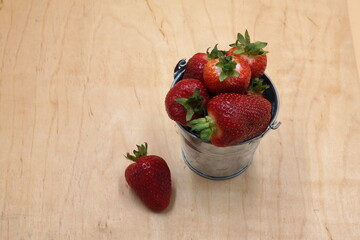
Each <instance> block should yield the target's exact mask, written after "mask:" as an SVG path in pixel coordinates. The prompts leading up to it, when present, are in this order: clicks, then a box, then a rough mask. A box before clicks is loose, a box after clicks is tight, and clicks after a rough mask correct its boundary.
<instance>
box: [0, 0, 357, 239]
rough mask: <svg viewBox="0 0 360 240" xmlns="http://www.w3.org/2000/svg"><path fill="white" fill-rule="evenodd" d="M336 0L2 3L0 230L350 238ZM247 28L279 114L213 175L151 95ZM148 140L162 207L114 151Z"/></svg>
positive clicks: (346, 62)
mask: <svg viewBox="0 0 360 240" xmlns="http://www.w3.org/2000/svg"><path fill="white" fill-rule="evenodd" d="M347 4H348V3H347V2H346V1H339V0H329V1H325V0H320V1H311V0H306V1H281V0H275V1H215V0H213V1H190V0H186V1H165V0H163V1H154V0H148V1H141V0H137V1H132V0H124V1H119V0H117V1H116V0H104V1H96V0H89V1H85V0H63V1H60V0H54V1H50V0H46V1H39V0H32V1H23V0H3V1H1V3H0V53H1V55H0V239H11V240H12V239H158V240H160V239H249V240H254V239H255V240H256V239H306V240H309V239H333V240H336V239H339V240H343V239H346V240H349V239H354V240H355V239H360V164H359V160H360V159H359V156H360V150H359V147H360V144H359V142H360V114H359V110H360V95H359V93H358V92H359V89H360V83H359V82H360V81H359V75H358V72H357V68H356V60H355V56H356V54H355V53H354V47H353V45H354V41H353V39H359V38H357V36H359V35H358V33H359V30H358V29H359V28H358V27H357V26H358V25H357V24H356V23H358V22H359V16H358V15H356V14H354V12H355V11H354V8H353V7H350V5H351V4H353V5H351V6H356V4H357V3H356V2H355V0H350V1H349V7H348V5H347ZM357 6H358V5H357ZM348 9H349V11H348ZM349 12H350V15H351V16H350V15H349V14H348V13H349ZM349 16H350V17H351V18H350V19H351V20H350V21H349ZM350 23H351V24H350ZM246 28H247V29H248V30H249V32H250V34H251V35H252V36H253V37H254V39H256V40H261V41H267V42H268V43H269V45H268V47H267V49H268V50H269V51H270V53H269V55H268V62H269V63H268V68H267V71H266V72H267V73H268V74H269V76H271V78H272V79H273V80H274V82H275V84H276V86H277V88H278V91H279V93H280V96H281V107H280V114H279V117H278V120H280V121H282V122H283V124H282V126H281V127H280V128H279V129H278V130H276V131H272V132H270V133H269V134H268V135H266V137H265V138H264V139H262V140H261V143H260V146H259V148H258V150H257V152H256V154H255V157H254V161H253V164H252V165H251V167H250V168H249V169H248V170H247V171H245V173H243V174H242V175H240V176H238V177H236V178H234V179H231V180H226V181H211V180H207V179H204V178H202V177H200V176H198V175H196V174H194V173H193V172H192V171H191V170H190V169H188V167H187V166H186V165H185V163H184V162H183V160H182V157H181V153H180V139H179V134H178V133H177V129H176V126H175V124H174V122H172V121H171V120H170V119H168V117H167V115H166V112H165V109H164V97H165V95H166V93H167V90H168V88H169V86H170V84H171V81H172V76H173V75H172V74H173V72H172V71H173V67H174V65H175V64H176V63H177V61H178V60H179V59H181V58H183V57H187V58H189V57H190V56H191V55H192V54H194V53H196V52H200V51H205V50H206V49H207V48H208V47H210V46H213V45H214V44H215V43H219V47H221V48H226V47H227V44H229V43H231V42H233V41H234V38H235V36H236V33H237V32H243V31H244V30H245V29H246ZM351 29H352V30H353V32H352V31H351ZM357 43H359V42H357ZM357 54H359V48H357ZM358 56H359V55H358ZM357 60H358V62H359V61H360V59H357ZM359 69H360V68H359ZM145 141H146V142H148V144H149V148H150V149H149V151H150V153H151V154H156V155H160V156H162V157H163V158H165V159H166V160H167V162H168V165H169V167H170V169H171V173H172V181H173V197H172V201H171V205H170V206H169V208H168V209H167V210H166V211H165V212H162V213H154V212H151V211H149V210H148V209H147V208H146V207H144V206H143V205H142V204H141V203H140V201H139V200H138V198H137V197H136V196H135V195H134V194H133V192H132V191H131V189H130V188H129V187H128V186H127V184H126V183H125V179H124V170H125V168H126V167H127V165H128V164H129V161H127V160H125V159H124V157H123V154H124V153H126V152H128V151H131V150H132V149H133V148H134V146H135V144H139V143H143V142H145Z"/></svg>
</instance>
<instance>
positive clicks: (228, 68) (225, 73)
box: [216, 55, 239, 82]
mask: <svg viewBox="0 0 360 240" xmlns="http://www.w3.org/2000/svg"><path fill="white" fill-rule="evenodd" d="M236 64H237V62H235V61H233V60H232V56H231V55H230V56H225V55H221V56H220V57H219V62H218V63H217V64H216V66H217V67H219V68H221V73H220V77H219V80H220V82H222V81H224V80H225V79H226V78H228V77H231V76H235V77H238V76H239V73H238V72H237V71H236Z"/></svg>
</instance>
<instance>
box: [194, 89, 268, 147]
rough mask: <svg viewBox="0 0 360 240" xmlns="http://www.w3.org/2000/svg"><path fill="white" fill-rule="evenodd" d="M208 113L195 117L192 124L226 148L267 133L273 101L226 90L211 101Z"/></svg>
mask: <svg viewBox="0 0 360 240" xmlns="http://www.w3.org/2000/svg"><path fill="white" fill-rule="evenodd" d="M207 112H208V116H206V117H205V118H199V119H195V120H193V121H191V122H190V123H189V124H188V126H189V127H191V128H192V131H195V132H198V133H199V135H200V138H201V139H202V140H205V141H211V143H212V144H214V145H216V146H218V147H226V146H231V145H235V144H238V143H241V142H243V141H246V140H248V139H251V138H253V137H256V136H258V135H260V134H261V133H262V132H264V131H265V129H266V128H267V126H268V124H269V122H270V119H271V104H270V102H269V101H268V100H266V99H265V98H262V97H258V96H253V95H243V94H238V93H224V94H220V95H217V96H215V97H214V98H212V99H211V100H210V101H209V103H208V106H207Z"/></svg>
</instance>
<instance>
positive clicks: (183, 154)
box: [181, 150, 252, 180]
mask: <svg viewBox="0 0 360 240" xmlns="http://www.w3.org/2000/svg"><path fill="white" fill-rule="evenodd" d="M181 153H182V156H183V159H184V162H185V163H186V165H187V166H188V167H189V168H190V169H191V170H192V171H194V172H195V173H196V174H198V175H200V176H202V177H204V178H207V179H211V180H226V179H230V178H233V177H236V176H238V175H240V174H241V173H243V172H244V171H245V170H246V169H248V167H249V166H250V165H251V163H252V159H251V160H250V162H249V163H248V164H247V165H246V166H245V167H243V168H242V169H240V170H239V171H237V172H235V173H233V174H230V175H228V176H222V177H217V176H210V175H207V174H205V173H203V172H201V171H199V170H197V169H196V168H194V167H193V166H192V165H191V164H190V162H189V161H188V160H187V158H186V156H185V153H184V151H183V150H182V151H181Z"/></svg>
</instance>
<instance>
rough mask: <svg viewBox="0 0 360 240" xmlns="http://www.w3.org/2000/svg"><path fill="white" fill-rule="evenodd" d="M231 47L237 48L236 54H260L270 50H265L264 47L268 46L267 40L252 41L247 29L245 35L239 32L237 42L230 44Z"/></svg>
mask: <svg viewBox="0 0 360 240" xmlns="http://www.w3.org/2000/svg"><path fill="white" fill-rule="evenodd" d="M229 46H230V47H235V48H237V49H236V50H234V51H233V53H234V54H247V55H251V56H258V55H264V54H267V53H268V51H264V50H263V48H264V47H266V46H267V43H266V42H259V41H256V42H253V43H252V42H251V41H250V36H249V32H248V31H247V30H246V31H245V37H244V36H243V35H242V34H241V33H238V34H237V39H236V41H235V43H232V44H230V45H229Z"/></svg>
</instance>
